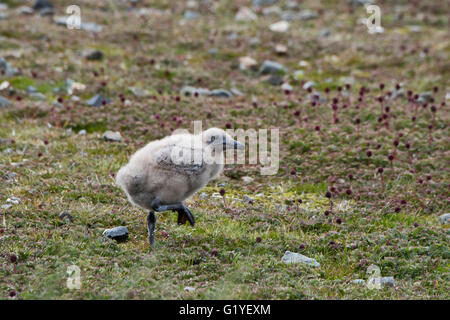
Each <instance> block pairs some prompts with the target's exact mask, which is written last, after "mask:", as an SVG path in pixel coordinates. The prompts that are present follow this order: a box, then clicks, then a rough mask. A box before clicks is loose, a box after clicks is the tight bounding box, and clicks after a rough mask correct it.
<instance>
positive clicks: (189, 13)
mask: <svg viewBox="0 0 450 320" xmlns="http://www.w3.org/2000/svg"><path fill="white" fill-rule="evenodd" d="M183 17H184V19H186V20H195V19H198V18H199V17H200V14H199V13H198V12H195V11H192V10H186V11H185V12H184V16H183Z"/></svg>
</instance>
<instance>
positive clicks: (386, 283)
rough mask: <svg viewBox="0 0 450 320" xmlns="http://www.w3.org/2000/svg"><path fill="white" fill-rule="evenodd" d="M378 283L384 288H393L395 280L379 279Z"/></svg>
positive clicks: (388, 278)
mask: <svg viewBox="0 0 450 320" xmlns="http://www.w3.org/2000/svg"><path fill="white" fill-rule="evenodd" d="M379 279H380V283H381V285H382V286H384V287H393V286H395V280H394V277H381V278H379Z"/></svg>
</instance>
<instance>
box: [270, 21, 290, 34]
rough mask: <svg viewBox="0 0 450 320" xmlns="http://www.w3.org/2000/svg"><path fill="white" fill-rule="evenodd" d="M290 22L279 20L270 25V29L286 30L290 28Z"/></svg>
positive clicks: (274, 30) (275, 30)
mask: <svg viewBox="0 0 450 320" xmlns="http://www.w3.org/2000/svg"><path fill="white" fill-rule="evenodd" d="M289 26H290V24H289V22H287V21H284V20H283V21H278V22H275V23H273V24H271V25H270V26H269V29H270V31H273V32H286V31H288V29H289Z"/></svg>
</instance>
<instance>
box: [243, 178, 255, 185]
mask: <svg viewBox="0 0 450 320" xmlns="http://www.w3.org/2000/svg"><path fill="white" fill-rule="evenodd" d="M241 179H242V181H244V182H245V183H247V184H248V183H251V182H253V178H252V177H248V176H245V177H242V178H241Z"/></svg>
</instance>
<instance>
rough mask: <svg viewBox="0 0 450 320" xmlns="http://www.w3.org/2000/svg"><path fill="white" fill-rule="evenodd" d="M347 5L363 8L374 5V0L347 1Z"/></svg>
mask: <svg viewBox="0 0 450 320" xmlns="http://www.w3.org/2000/svg"><path fill="white" fill-rule="evenodd" d="M348 3H350V4H351V5H352V6H355V7H356V6H365V5H368V4H372V3H375V1H374V0H348Z"/></svg>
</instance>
